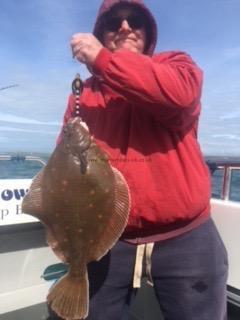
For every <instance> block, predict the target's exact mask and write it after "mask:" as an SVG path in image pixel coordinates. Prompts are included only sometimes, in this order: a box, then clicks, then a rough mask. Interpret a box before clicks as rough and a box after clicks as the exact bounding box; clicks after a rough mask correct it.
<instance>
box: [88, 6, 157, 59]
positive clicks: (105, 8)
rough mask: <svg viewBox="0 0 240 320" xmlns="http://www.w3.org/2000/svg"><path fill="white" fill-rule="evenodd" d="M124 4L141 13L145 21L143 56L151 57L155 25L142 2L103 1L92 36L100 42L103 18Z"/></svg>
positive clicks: (154, 39) (155, 39)
mask: <svg viewBox="0 0 240 320" xmlns="http://www.w3.org/2000/svg"><path fill="white" fill-rule="evenodd" d="M122 3H126V4H128V5H131V6H135V7H137V8H138V9H140V10H141V11H142V13H143V14H144V15H145V17H146V19H147V28H146V29H147V30H146V32H147V45H146V48H145V51H144V54H147V55H149V56H151V55H152V54H153V52H154V49H155V47H156V42H157V24H156V20H155V18H154V17H153V15H152V13H151V12H150V10H149V9H148V8H147V7H146V6H145V4H144V3H143V1H142V0H104V1H103V2H102V5H101V6H100V8H99V11H98V15H97V19H96V23H95V26H94V29H93V34H94V35H95V36H96V37H97V38H98V39H99V40H100V41H101V42H102V39H101V35H102V30H103V17H104V15H105V14H107V13H108V12H109V11H110V10H112V9H113V8H114V7H115V6H117V5H119V4H122Z"/></svg>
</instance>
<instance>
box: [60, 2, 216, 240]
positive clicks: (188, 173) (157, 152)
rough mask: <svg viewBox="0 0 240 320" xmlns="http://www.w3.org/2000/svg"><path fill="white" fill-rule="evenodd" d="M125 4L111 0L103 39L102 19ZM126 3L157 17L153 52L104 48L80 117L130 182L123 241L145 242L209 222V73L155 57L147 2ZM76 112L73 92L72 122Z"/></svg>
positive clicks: (181, 59)
mask: <svg viewBox="0 0 240 320" xmlns="http://www.w3.org/2000/svg"><path fill="white" fill-rule="evenodd" d="M119 2H124V1H114V0H110V1H104V2H103V4H102V6H101V8H100V11H99V15H98V18H97V22H96V24H95V28H94V34H95V35H96V36H97V37H99V30H100V29H101V21H102V20H101V19H102V15H103V14H104V13H105V12H106V11H108V10H109V9H111V8H112V6H114V5H115V4H116V3H119ZM125 2H127V3H131V4H132V5H135V6H138V7H140V8H141V9H142V10H143V12H144V14H145V15H146V16H147V18H148V19H149V22H150V26H151V33H150V35H151V43H150V45H149V47H148V51H147V52H146V53H145V54H138V53H133V52H130V51H126V50H119V51H117V52H114V53H112V52H110V51H109V50H108V49H106V48H103V49H102V50H101V51H100V53H99V55H98V56H97V59H96V61H95V63H94V66H93V72H94V75H93V76H92V77H91V78H90V79H87V80H86V81H85V83H84V89H83V92H82V94H81V97H80V106H81V108H80V116H81V117H82V119H83V121H85V122H86V123H87V125H88V126H89V130H90V132H91V134H92V135H93V136H94V138H95V139H96V141H97V143H98V144H99V146H100V147H102V148H103V149H104V150H105V151H107V153H108V154H109V157H110V161H111V164H112V166H114V167H116V168H117V169H118V170H120V171H121V172H122V174H123V175H124V177H125V179H126V180H127V182H128V185H129V188H130V193H131V211H130V217H129V221H128V225H127V227H126V229H125V232H124V233H123V236H122V238H123V239H124V240H126V241H129V242H132V243H145V242H152V241H158V240H163V239H167V238H171V237H174V236H177V235H179V234H182V233H184V232H186V231H189V230H191V229H193V228H195V227H197V226H198V225H200V224H201V223H203V222H204V221H205V220H206V219H207V218H208V217H209V211H210V204H209V203H210V178H209V172H208V168H207V166H206V165H205V162H204V159H203V157H202V154H201V150H200V147H199V144H198V141H197V127H198V119H199V114H200V96H201V88H202V71H201V70H200V69H199V68H198V66H197V65H196V64H195V63H194V62H193V61H192V59H191V58H190V56H189V55H187V54H185V53H183V52H177V51H173V52H164V53H160V54H155V55H153V54H152V53H153V50H154V47H155V44H156V38H157V28H156V23H155V20H154V18H153V16H152V15H151V13H150V11H149V10H148V9H147V8H146V7H145V6H144V4H143V2H142V1H137V0H135V1H125ZM74 115H75V97H74V95H70V97H69V102H68V107H67V110H66V112H65V116H64V125H65V123H66V122H67V121H68V119H69V118H70V117H72V116H74ZM60 139H61V136H60Z"/></svg>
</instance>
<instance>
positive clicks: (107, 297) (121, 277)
mask: <svg viewBox="0 0 240 320" xmlns="http://www.w3.org/2000/svg"><path fill="white" fill-rule="evenodd" d="M135 256H136V247H135V246H134V245H131V244H128V243H124V242H122V241H119V242H118V243H117V244H116V245H115V246H114V247H113V248H112V250H110V252H109V253H108V254H107V255H106V256H104V257H103V258H102V259H101V260H100V261H98V262H92V263H90V264H89V267H88V272H89V283H90V308H89V316H88V317H87V320H129V319H130V316H129V309H130V304H131V301H132V298H133V297H134V295H135V294H136V289H133V288H132V282H133V271H134V264H135ZM227 270H228V263H227V253H226V249H225V247H224V245H223V243H222V240H221V238H220V236H219V234H218V232H217V230H216V227H215V225H214V223H213V221H212V219H209V220H208V221H207V222H205V223H204V224H202V225H201V226H199V227H198V228H197V229H195V230H192V231H190V232H188V233H185V234H183V235H181V236H178V237H176V238H173V239H169V240H165V241H162V242H157V243H155V246H154V249H153V252H152V272H151V274H152V278H153V282H154V290H155V293H156V297H157V299H158V302H159V305H160V308H161V310H162V313H163V315H164V319H165V320H226V319H227V311H226V281H227ZM146 308H147V306H146Z"/></svg>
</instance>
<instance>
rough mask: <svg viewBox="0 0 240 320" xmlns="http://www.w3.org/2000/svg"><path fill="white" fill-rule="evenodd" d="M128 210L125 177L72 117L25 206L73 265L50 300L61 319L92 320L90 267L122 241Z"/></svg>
mask: <svg viewBox="0 0 240 320" xmlns="http://www.w3.org/2000/svg"><path fill="white" fill-rule="evenodd" d="M129 207H130V196H129V189H128V186H127V183H126V181H125V179H124V177H123V176H122V174H121V173H120V172H119V171H118V170H116V169H115V168H113V167H111V165H110V163H109V161H108V156H107V154H106V153H105V152H104V151H103V150H101V148H99V147H98V146H97V144H96V143H95V141H94V139H93V137H91V135H90V133H89V131H88V129H87V127H86V125H85V124H84V123H83V122H82V121H81V119H80V118H78V117H77V118H73V119H70V121H69V122H68V123H67V125H66V127H65V128H64V134H63V139H62V141H61V142H60V143H59V144H58V145H57V146H56V148H55V150H54V152H53V154H52V155H51V157H50V158H49V160H48V163H47V165H46V166H45V167H44V168H43V169H42V170H41V171H40V172H39V173H38V175H37V176H36V177H35V178H34V180H33V182H32V185H31V186H30V189H29V192H28V194H27V195H26V196H25V198H24V199H23V202H22V211H23V212H24V213H27V214H31V215H33V216H35V217H37V218H38V219H39V220H40V221H41V222H42V223H43V224H44V225H45V227H46V230H47V239H48V243H49V245H50V247H51V248H52V250H53V251H54V252H55V254H56V255H57V256H58V257H59V258H60V259H61V260H62V261H63V262H65V263H67V264H68V265H69V269H68V273H67V274H66V275H64V276H63V277H62V278H60V279H59V280H58V282H57V283H56V284H55V285H54V286H53V287H52V288H51V290H50V292H49V294H48V297H47V301H48V303H49V305H50V306H51V308H52V309H53V310H54V311H55V312H56V313H57V314H58V315H59V316H61V317H62V318H66V319H84V318H86V317H87V315H88V305H89V303H88V301H89V292H88V274H87V264H88V263H89V262H91V261H95V260H99V259H100V258H101V257H103V256H104V255H105V254H106V253H107V252H108V250H109V249H110V248H111V247H112V246H113V245H114V244H115V243H116V241H117V240H118V239H119V237H120V236H121V234H122V232H123V230H124V228H125V226H126V224H127V220H128V213H129Z"/></svg>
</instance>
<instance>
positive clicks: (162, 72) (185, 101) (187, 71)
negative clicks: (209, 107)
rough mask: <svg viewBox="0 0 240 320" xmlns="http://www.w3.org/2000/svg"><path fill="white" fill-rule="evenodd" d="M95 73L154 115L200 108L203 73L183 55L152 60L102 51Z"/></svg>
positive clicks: (170, 54) (181, 53) (143, 56)
mask: <svg viewBox="0 0 240 320" xmlns="http://www.w3.org/2000/svg"><path fill="white" fill-rule="evenodd" d="M93 70H94V72H95V74H96V75H98V76H100V77H101V78H102V79H103V81H104V82H105V83H106V84H107V85H109V86H110V87H111V88H112V89H113V90H114V92H117V93H118V94H120V95H122V96H124V97H126V99H129V100H130V101H133V102H135V103H141V105H144V104H145V105H146V107H148V108H149V106H151V105H152V107H153V109H154V110H155V112H158V111H159V108H160V109H161V108H165V109H166V108H174V109H176V108H177V109H179V108H181V109H186V108H191V109H192V107H194V106H197V105H198V104H199V100H200V96H201V89H202V71H201V70H200V69H199V68H198V66H197V65H196V64H195V63H194V62H193V60H192V59H191V57H190V56H189V55H187V54H186V53H183V52H166V53H161V54H159V55H156V56H154V57H149V56H146V55H142V54H136V53H133V52H129V51H126V50H119V51H117V52H115V53H111V52H110V51H109V50H108V49H106V48H103V49H102V50H101V51H100V53H99V55H98V56H97V59H96V61H95V63H94V66H93ZM154 106H157V107H154Z"/></svg>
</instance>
